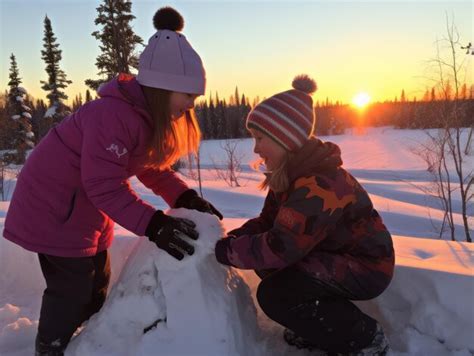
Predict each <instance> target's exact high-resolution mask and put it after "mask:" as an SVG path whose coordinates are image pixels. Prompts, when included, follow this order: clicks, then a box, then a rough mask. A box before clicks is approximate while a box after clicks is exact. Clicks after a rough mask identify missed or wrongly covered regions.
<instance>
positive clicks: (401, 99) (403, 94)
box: [400, 89, 407, 103]
mask: <svg viewBox="0 0 474 356" xmlns="http://www.w3.org/2000/svg"><path fill="white" fill-rule="evenodd" d="M406 101H407V99H406V97H405V89H402V93H401V94H400V102H402V103H404V102H406Z"/></svg>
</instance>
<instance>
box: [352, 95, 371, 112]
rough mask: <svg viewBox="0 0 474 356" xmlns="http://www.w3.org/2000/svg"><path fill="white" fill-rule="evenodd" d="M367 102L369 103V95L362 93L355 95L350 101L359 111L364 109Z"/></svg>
mask: <svg viewBox="0 0 474 356" xmlns="http://www.w3.org/2000/svg"><path fill="white" fill-rule="evenodd" d="M369 102H370V96H369V94H367V93H364V92H362V93H359V94H357V95H356V96H355V97H354V98H353V99H352V103H353V104H354V105H355V106H357V107H358V108H360V109H362V108H364V107H366V106H367V104H368V103H369Z"/></svg>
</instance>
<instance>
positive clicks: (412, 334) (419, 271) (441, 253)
mask: <svg viewBox="0 0 474 356" xmlns="http://www.w3.org/2000/svg"><path fill="white" fill-rule="evenodd" d="M323 139H324V140H329V141H333V142H335V143H337V144H339V145H340V147H341V149H342V152H343V156H342V157H343V160H344V166H345V168H347V169H348V170H349V171H350V172H351V173H352V174H353V175H355V176H356V177H357V178H358V179H359V181H360V182H361V183H362V185H363V186H364V187H365V188H366V189H367V191H368V192H369V193H370V195H371V197H372V199H373V202H374V204H375V206H376V208H377V209H378V211H379V212H380V213H381V215H382V217H383V218H384V222H385V224H386V225H387V226H388V228H389V229H390V231H391V232H392V233H393V235H394V243H395V249H396V255H397V267H396V271H395V277H394V280H393V282H392V284H391V286H390V287H389V288H388V289H387V290H386V291H385V292H384V293H383V294H382V295H381V296H380V297H378V298H376V299H375V300H372V301H368V302H362V303H358V305H359V306H360V307H361V308H362V309H364V310H366V311H367V312H368V313H370V314H371V315H374V316H375V317H377V318H378V319H379V320H380V321H381V323H382V324H383V326H384V327H385V329H386V332H387V334H388V337H389V339H390V342H391V344H392V351H391V353H390V354H391V355H459V356H461V355H472V354H473V352H474V338H473V335H474V308H473V306H472V300H473V298H474V275H473V274H474V254H473V252H474V247H473V246H472V245H471V244H468V243H463V242H451V241H443V240H439V239H438V233H437V232H436V231H435V229H434V228H433V225H435V226H436V225H440V223H441V220H442V213H441V211H440V209H439V206H438V203H437V201H436V199H434V198H433V197H430V196H428V195H427V194H425V193H424V192H423V191H422V190H420V189H419V188H418V187H423V186H427V185H429V182H430V176H429V174H428V172H427V171H426V167H425V164H424V162H423V161H422V160H421V159H420V158H419V157H417V156H415V155H413V154H412V153H411V152H410V147H415V146H417V145H418V144H420V143H421V142H423V141H424V140H425V139H426V136H425V134H424V133H423V132H422V131H418V130H394V129H391V128H378V129H368V130H367V131H366V132H365V134H364V135H356V134H354V135H353V134H352V133H348V134H346V135H342V136H332V137H323ZM222 145H223V144H222V141H207V142H204V143H203V145H202V149H201V161H202V162H201V164H202V166H203V167H204V169H203V177H204V183H203V193H204V196H205V197H206V198H207V199H209V200H210V201H211V202H212V203H213V204H214V205H215V206H216V207H217V208H218V209H219V210H220V211H221V212H222V213H223V214H224V216H225V218H224V220H223V222H222V225H221V224H220V223H219V222H218V220H217V219H214V218H213V217H212V216H206V215H204V216H203V214H200V213H198V212H191V211H186V210H183V209H179V210H176V211H172V212H171V213H172V214H177V215H179V216H186V217H188V218H191V219H193V220H194V221H195V222H196V223H197V229H198V231H199V232H200V236H201V237H200V239H199V240H198V241H197V242H196V250H197V252H196V254H195V255H194V256H192V257H187V258H186V259H185V260H183V261H182V262H181V263H180V262H177V261H174V260H172V259H171V258H170V257H169V256H167V255H166V254H165V253H163V252H162V251H159V250H157V249H156V248H155V247H154V246H153V245H152V244H150V243H149V242H148V241H147V240H146V239H139V238H136V236H134V235H133V234H131V233H130V232H128V231H127V230H125V229H123V228H121V227H120V226H117V227H116V239H115V242H114V244H113V246H112V248H111V257H112V274H113V275H112V283H111V284H112V287H111V291H110V294H109V298H108V300H107V302H106V304H105V306H104V308H103V309H102V311H101V312H100V313H98V314H97V315H96V316H94V317H93V318H92V319H91V320H90V321H89V322H88V323H87V324H86V326H85V327H84V328H83V329H82V332H81V334H80V335H79V336H78V337H77V338H75V339H74V340H73V342H72V343H71V345H70V347H69V349H68V353H69V354H70V355H105V354H106V355H153V354H158V353H159V354H163V355H238V354H240V355H306V354H308V355H309V354H310V353H307V352H302V351H296V350H294V349H293V348H291V347H289V346H287V345H286V344H285V343H284V342H283V341H282V337H281V331H282V329H281V327H280V326H278V325H276V324H275V323H273V322H272V321H271V320H269V319H268V318H266V316H265V315H263V313H262V312H261V310H260V309H259V307H258V305H257V304H256V302H255V291H256V288H257V285H258V280H259V279H258V277H256V276H255V274H254V273H253V272H251V271H237V270H234V269H229V268H226V267H223V266H220V265H218V264H217V262H215V261H214V259H213V256H212V246H213V244H214V241H215V239H217V238H219V236H220V235H222V233H223V231H222V229H225V230H230V229H232V228H234V227H236V226H239V225H240V224H242V223H243V222H244V221H245V220H246V219H248V218H251V217H254V216H255V215H257V214H258V213H259V212H260V209H261V207H262V203H263V198H264V195H265V192H262V191H259V190H258V188H257V185H258V183H259V182H260V180H261V178H262V176H261V174H260V173H257V172H254V171H253V170H252V169H251V168H250V166H249V163H250V162H252V161H254V160H255V158H256V157H255V155H254V154H253V152H252V149H253V147H252V141H251V140H240V141H238V155H239V157H240V158H241V161H242V163H243V165H242V172H241V173H240V177H239V183H240V185H241V186H240V187H234V188H230V187H228V186H227V185H226V183H225V182H223V181H221V180H218V179H217V178H216V173H215V171H214V166H215V165H216V164H219V163H220V162H221V163H222V162H223V161H224V160H225V152H224V150H223V149H222V148H221V146H222ZM465 164H466V169H467V171H472V169H473V168H474V156H469V157H467V161H466V162H465ZM184 173H185V176H186V179H187V181H188V183H189V184H190V185H191V186H193V187H196V182H195V180H193V179H192V178H191V174H189V172H186V171H184ZM10 177H11V179H10V180H8V181H7V182H6V183H7V190H8V191H9V192H10V193H11V191H12V190H13V187H14V183H15V178H14V175H13V174H11V173H10ZM132 185H133V187H134V188H135V189H136V190H137V191H138V192H139V193H140V194H141V195H142V197H143V198H144V199H145V200H148V201H149V202H151V203H152V204H154V205H155V206H156V207H157V208H161V209H164V208H167V206H166V205H165V203H164V202H163V200H161V198H158V197H155V196H154V195H153V193H152V192H151V191H149V190H148V189H146V188H145V187H143V186H142V185H141V184H140V183H139V182H138V181H137V180H136V179H132ZM8 205H9V202H8V201H6V202H0V228H1V229H3V222H4V219H5V216H6V213H7V210H8ZM454 210H455V212H456V214H455V222H456V228H457V230H458V235H457V236H458V237H459V240H461V238H462V221H461V216H460V214H459V212H460V202H459V201H456V202H455V204H454ZM471 215H472V212H471ZM471 226H472V225H471ZM471 234H472V235H473V233H471ZM124 267H125V268H124ZM0 271H1V274H0V355H8V356H20V355H31V354H33V342H34V337H35V334H36V327H37V320H38V315H39V307H40V301H41V295H42V291H43V289H44V281H43V278H42V276H41V272H40V270H39V264H38V262H37V257H36V255H35V254H33V253H31V252H28V251H25V250H23V249H21V248H19V247H17V246H16V245H14V244H12V243H10V242H8V241H7V240H5V239H0ZM164 317H166V323H158V324H157V327H156V328H154V329H151V330H150V331H149V332H147V333H145V334H143V329H144V327H146V326H147V325H149V324H150V322H153V321H154V320H156V319H163V318H164Z"/></svg>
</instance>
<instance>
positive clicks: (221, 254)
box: [214, 235, 236, 266]
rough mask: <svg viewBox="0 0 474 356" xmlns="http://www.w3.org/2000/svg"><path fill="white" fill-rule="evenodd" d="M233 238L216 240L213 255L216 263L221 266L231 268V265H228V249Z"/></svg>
mask: <svg viewBox="0 0 474 356" xmlns="http://www.w3.org/2000/svg"><path fill="white" fill-rule="evenodd" d="M235 238H236V237H235V236H234V235H227V236H226V237H224V238H222V239H220V240H217V242H216V246H215V248H214V254H215V255H216V260H217V262H219V263H221V264H223V265H227V266H232V263H230V260H229V249H230V242H231V241H232V239H235Z"/></svg>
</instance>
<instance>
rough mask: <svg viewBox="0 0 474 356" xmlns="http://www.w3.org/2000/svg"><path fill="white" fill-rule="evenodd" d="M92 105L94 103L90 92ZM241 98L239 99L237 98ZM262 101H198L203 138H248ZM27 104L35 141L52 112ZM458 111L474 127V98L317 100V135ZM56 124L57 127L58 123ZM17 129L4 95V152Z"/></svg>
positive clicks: (416, 124)
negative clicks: (359, 103)
mask: <svg viewBox="0 0 474 356" xmlns="http://www.w3.org/2000/svg"><path fill="white" fill-rule="evenodd" d="M86 98H87V101H89V100H92V98H91V97H90V95H89V93H88V94H87V95H86ZM236 98H238V99H236ZM73 102H74V105H73V106H72V107H70V108H69V109H70V110H71V111H74V110H76V109H77V108H78V107H80V106H81V105H82V104H83V103H84V102H85V101H84V102H83V101H82V98H81V96H76V98H75V99H74V101H73ZM257 102H258V99H254V100H253V101H252V104H250V99H248V98H247V97H246V96H245V95H242V96H239V94H238V89H236V91H235V94H234V95H232V96H231V97H230V98H229V100H228V101H227V100H225V99H219V96H218V94H216V95H215V97H213V98H211V97H209V98H207V99H206V100H203V101H201V102H199V103H198V104H197V105H196V107H195V111H196V115H197V117H198V121H199V125H200V127H201V131H202V136H203V139H225V138H245V137H249V134H248V132H247V130H246V128H245V119H246V117H247V115H248V113H249V112H250V110H251V109H252V107H253V106H255V105H256V103H257ZM25 105H26V106H28V107H30V108H31V125H32V131H33V132H34V136H35V138H36V141H37V142H36V143H38V141H39V140H41V138H42V137H43V136H44V135H45V134H46V132H47V131H48V130H49V128H50V127H45V126H44V125H43V124H42V122H43V120H44V115H45V112H46V110H47V106H46V104H45V102H44V101H43V100H34V99H32V98H31V97H30V96H28V95H27V96H26V98H25ZM455 106H456V112H457V115H458V118H457V121H456V122H458V123H459V125H460V126H462V127H469V126H471V125H473V124H474V99H472V98H470V99H462V100H461V99H460V100H429V101H403V102H402V101H390V102H384V103H374V104H371V105H368V106H367V107H366V108H364V109H358V108H356V107H354V106H352V105H347V104H339V103H336V104H333V103H331V102H328V101H326V102H323V103H320V102H317V103H316V106H315V109H314V110H315V115H316V134H317V135H339V134H343V133H344V131H345V129H346V128H351V127H355V126H364V127H369V126H387V125H388V126H394V127H397V128H402V129H403V128H410V129H428V128H439V127H444V125H445V121H444V120H445V118H446V117H447V115H448V113H452V112H454V107H455ZM53 125H54V123H53ZM14 130H15V126H14V125H12V120H11V119H9V116H8V114H7V110H6V107H5V94H4V95H1V97H0V149H2V150H3V149H10V148H12V147H14V142H15V135H16V133H15V131H14Z"/></svg>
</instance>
